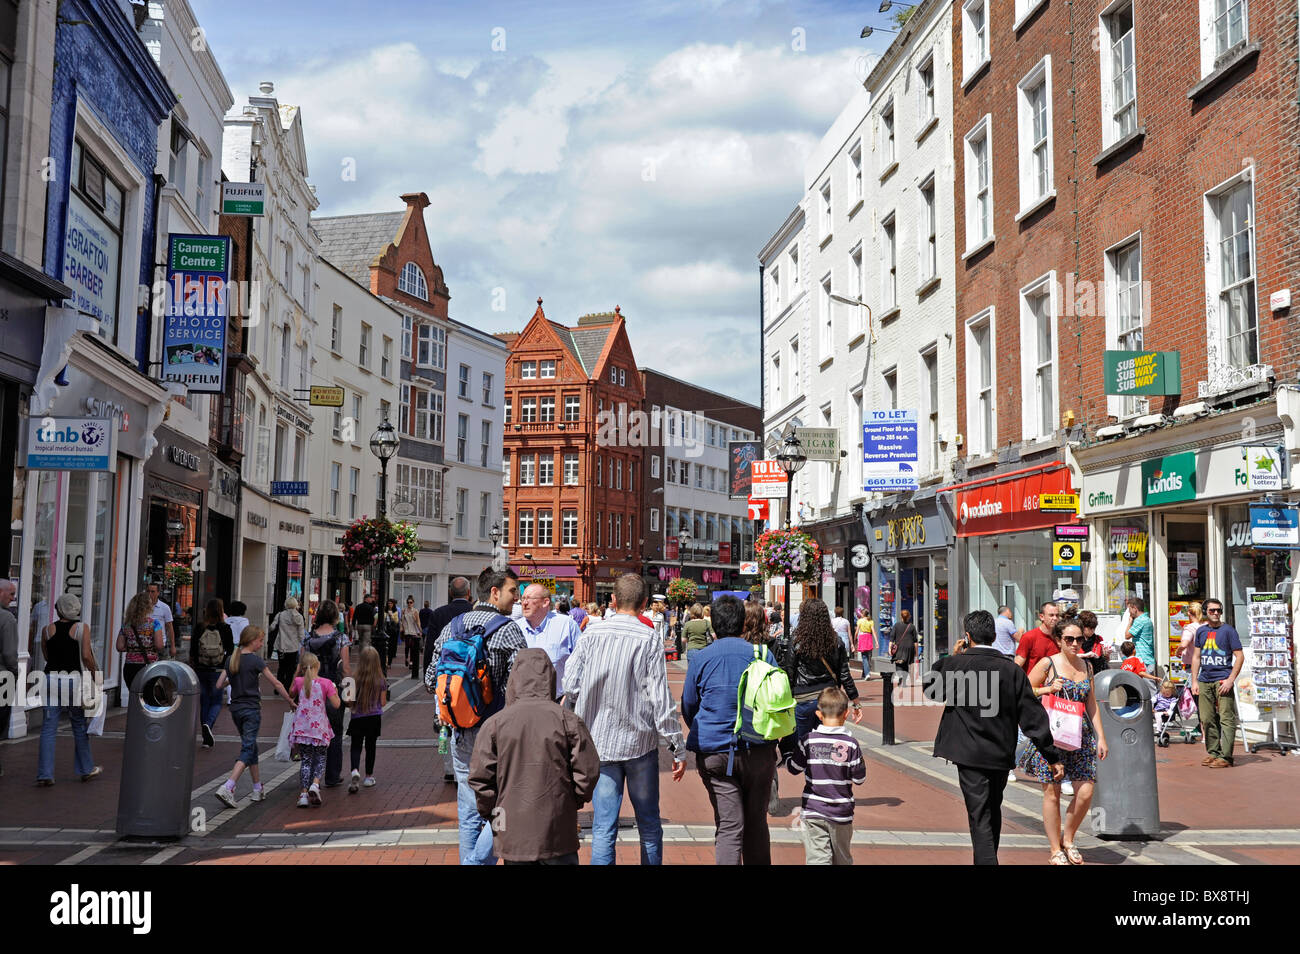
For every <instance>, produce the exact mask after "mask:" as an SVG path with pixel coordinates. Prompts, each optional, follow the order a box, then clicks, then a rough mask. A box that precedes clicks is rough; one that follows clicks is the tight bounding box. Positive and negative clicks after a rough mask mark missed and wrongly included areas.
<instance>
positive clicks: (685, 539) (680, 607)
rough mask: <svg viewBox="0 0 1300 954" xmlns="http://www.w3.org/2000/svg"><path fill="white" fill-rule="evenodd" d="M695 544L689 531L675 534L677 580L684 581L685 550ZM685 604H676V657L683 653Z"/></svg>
mask: <svg viewBox="0 0 1300 954" xmlns="http://www.w3.org/2000/svg"><path fill="white" fill-rule="evenodd" d="M694 542H695V537H694V535H692V533H691V531H689V530H683V531H681V532H680V533H679V534H677V579H679V580H684V579H686V548H687V547H689V546H690V545H691V544H693V543H694ZM685 617H686V604H685V603H678V604H677V655H678V656H681V654H682V653H683V652H684V651H685V650H684V646H683V643H682V630H683V627H684V626H685V625H686V624H685V622H684V620H685Z"/></svg>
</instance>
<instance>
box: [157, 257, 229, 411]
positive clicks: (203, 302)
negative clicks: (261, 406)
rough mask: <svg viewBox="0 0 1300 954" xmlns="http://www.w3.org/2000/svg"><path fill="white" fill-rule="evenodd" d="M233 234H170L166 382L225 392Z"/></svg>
mask: <svg viewBox="0 0 1300 954" xmlns="http://www.w3.org/2000/svg"><path fill="white" fill-rule="evenodd" d="M229 280H230V238H229V237H228V236H224V235H169V236H168V251H167V301H166V312H165V317H164V319H163V356H162V381H163V382H164V383H166V382H168V381H175V382H177V383H179V384H183V385H185V387H186V388H187V389H188V390H189V391H190V393H192V394H220V393H221V392H222V391H223V390H224V387H225V379H226V320H227V317H228V315H229V307H228V296H227V285H228V283H229Z"/></svg>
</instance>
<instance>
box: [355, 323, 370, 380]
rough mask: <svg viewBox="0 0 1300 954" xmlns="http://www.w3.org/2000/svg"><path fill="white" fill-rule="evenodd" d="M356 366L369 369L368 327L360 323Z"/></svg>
mask: <svg viewBox="0 0 1300 954" xmlns="http://www.w3.org/2000/svg"><path fill="white" fill-rule="evenodd" d="M357 365H358V366H359V367H362V368H365V369H367V370H369V369H370V326H369V325H368V324H366V323H365V322H364V321H363V322H362V323H361V346H360V347H359V348H358V349H357Z"/></svg>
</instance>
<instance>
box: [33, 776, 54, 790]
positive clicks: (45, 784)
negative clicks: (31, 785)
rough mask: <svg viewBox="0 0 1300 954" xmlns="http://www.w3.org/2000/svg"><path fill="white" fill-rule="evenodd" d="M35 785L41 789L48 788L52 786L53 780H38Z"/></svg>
mask: <svg viewBox="0 0 1300 954" xmlns="http://www.w3.org/2000/svg"><path fill="white" fill-rule="evenodd" d="M36 784H37V785H38V786H39V787H41V788H50V787H51V786H52V785H53V784H54V779H52V778H38V779H37V780H36Z"/></svg>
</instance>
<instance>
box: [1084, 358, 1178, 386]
mask: <svg viewBox="0 0 1300 954" xmlns="http://www.w3.org/2000/svg"><path fill="white" fill-rule="evenodd" d="M1102 368H1103V372H1104V375H1103V377H1104V379H1105V383H1106V393H1107V394H1112V395H1115V396H1117V397H1132V396H1135V395H1144V394H1154V395H1167V394H1182V393H1183V375H1182V366H1181V361H1180V359H1179V356H1178V352H1177V351H1107V352H1106V353H1105V355H1104V357H1103V360H1102Z"/></svg>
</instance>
